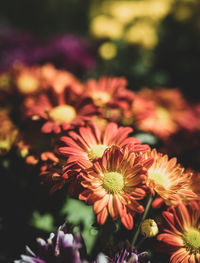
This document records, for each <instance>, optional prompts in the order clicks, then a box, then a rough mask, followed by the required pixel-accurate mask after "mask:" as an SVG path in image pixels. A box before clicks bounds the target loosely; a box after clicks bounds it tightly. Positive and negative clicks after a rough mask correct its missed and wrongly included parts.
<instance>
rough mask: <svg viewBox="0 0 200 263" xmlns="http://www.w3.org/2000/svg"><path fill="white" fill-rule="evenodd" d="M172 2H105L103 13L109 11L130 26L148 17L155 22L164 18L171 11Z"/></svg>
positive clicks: (158, 0)
mask: <svg viewBox="0 0 200 263" xmlns="http://www.w3.org/2000/svg"><path fill="white" fill-rule="evenodd" d="M172 2H173V1H172V0H164V1H162V0H148V1H145V0H143V1H122V0H121V1H109V2H107V1H104V2H103V4H102V9H103V11H105V12H106V11H107V12H108V13H109V14H111V15H112V16H113V17H115V18H116V19H118V20H119V21H120V22H121V23H123V24H129V23H131V22H133V21H134V19H138V18H144V17H148V18H150V19H152V20H154V21H159V20H160V19H162V18H164V17H165V16H166V15H167V14H168V12H169V11H170V8H171V5H172Z"/></svg>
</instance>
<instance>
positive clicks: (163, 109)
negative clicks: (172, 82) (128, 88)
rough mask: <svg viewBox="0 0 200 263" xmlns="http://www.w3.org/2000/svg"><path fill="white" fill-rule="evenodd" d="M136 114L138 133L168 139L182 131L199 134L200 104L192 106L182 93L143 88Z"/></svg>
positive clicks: (136, 104) (173, 90) (133, 105)
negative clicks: (197, 132) (150, 133)
mask: <svg viewBox="0 0 200 263" xmlns="http://www.w3.org/2000/svg"><path fill="white" fill-rule="evenodd" d="M132 113H133V116H134V117H135V125H136V127H137V128H138V129H140V130H143V131H147V132H152V133H153V134H155V135H156V136H158V137H159V138H161V139H168V138H169V137H170V136H171V135H173V134H175V133H177V132H178V131H180V130H187V131H195V130H198V124H199V116H198V104H197V105H195V107H194V106H191V105H189V103H188V102H187V101H186V100H185V98H184V96H183V94H182V93H181V91H180V90H179V89H176V88H174V89H167V88H156V89H154V90H152V89H149V88H143V89H141V90H140V91H139V92H137V93H136V95H135V99H134V100H133V104H132Z"/></svg>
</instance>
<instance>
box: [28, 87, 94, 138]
mask: <svg viewBox="0 0 200 263" xmlns="http://www.w3.org/2000/svg"><path fill="white" fill-rule="evenodd" d="M76 91H77V89H76V87H75V91H74V90H73V82H72V85H71V86H70V87H65V89H64V88H63V87H60V86H57V89H53V88H51V89H49V90H48V91H47V92H45V93H41V94H39V95H38V96H36V97H28V98H26V100H25V102H24V104H25V116H26V117H29V118H30V117H31V118H32V119H33V120H38V119H40V118H41V119H43V120H44V121H45V123H44V124H43V126H42V132H44V133H50V132H55V133H60V132H61V130H62V129H63V130H68V129H69V128H71V127H73V126H75V125H82V124H83V123H84V121H85V120H88V119H90V116H92V115H94V114H95V113H97V110H96V108H95V107H94V106H93V105H92V104H86V103H85V102H84V101H81V100H80V94H79V93H78V94H77V93H76Z"/></svg>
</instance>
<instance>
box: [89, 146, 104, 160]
mask: <svg viewBox="0 0 200 263" xmlns="http://www.w3.org/2000/svg"><path fill="white" fill-rule="evenodd" d="M107 147H108V146H106V145H103V144H98V145H96V146H94V147H93V148H92V149H91V150H90V152H89V153H88V157H89V160H90V161H93V160H94V159H96V158H101V157H102V156H103V154H104V152H105V149H106V148H107Z"/></svg>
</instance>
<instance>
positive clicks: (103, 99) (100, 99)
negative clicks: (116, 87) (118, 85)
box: [92, 91, 110, 106]
mask: <svg viewBox="0 0 200 263" xmlns="http://www.w3.org/2000/svg"><path fill="white" fill-rule="evenodd" d="M92 99H93V101H94V104H95V105H97V106H102V105H104V104H106V103H107V102H109V100H110V94H108V93H107V92H105V91H95V92H94V93H93V94H92Z"/></svg>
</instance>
